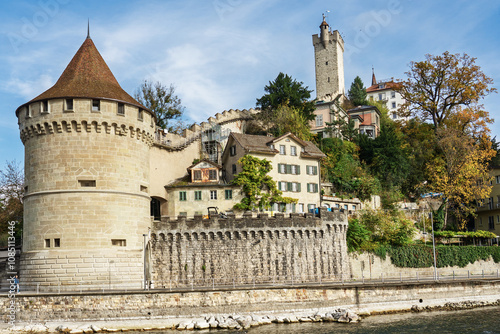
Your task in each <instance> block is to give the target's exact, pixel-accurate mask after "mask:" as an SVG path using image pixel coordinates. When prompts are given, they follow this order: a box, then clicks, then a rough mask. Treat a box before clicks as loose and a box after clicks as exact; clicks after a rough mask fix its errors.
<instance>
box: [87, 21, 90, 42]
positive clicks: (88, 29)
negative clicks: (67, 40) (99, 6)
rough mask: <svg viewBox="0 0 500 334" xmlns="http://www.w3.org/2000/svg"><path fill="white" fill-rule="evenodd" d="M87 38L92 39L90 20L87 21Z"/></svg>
mask: <svg viewBox="0 0 500 334" xmlns="http://www.w3.org/2000/svg"><path fill="white" fill-rule="evenodd" d="M87 38H90V19H87Z"/></svg>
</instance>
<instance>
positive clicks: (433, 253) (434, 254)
mask: <svg viewBox="0 0 500 334" xmlns="http://www.w3.org/2000/svg"><path fill="white" fill-rule="evenodd" d="M431 227H432V255H433V256H434V280H435V281H437V266H436V242H435V241H434V220H433V219H432V208H431Z"/></svg>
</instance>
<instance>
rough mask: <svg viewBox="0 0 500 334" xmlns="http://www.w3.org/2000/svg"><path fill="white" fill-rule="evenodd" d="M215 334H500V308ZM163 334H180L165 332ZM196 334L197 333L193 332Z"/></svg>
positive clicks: (285, 325) (266, 326) (371, 318)
mask: <svg viewBox="0 0 500 334" xmlns="http://www.w3.org/2000/svg"><path fill="white" fill-rule="evenodd" d="M210 332H211V333H218V332H219V333H232V334H233V333H234V334H236V333H238V334H241V333H248V334H306V333H314V334H333V333H335V334H337V333H357V334H365V333H370V334H372V333H384V334H385V333H398V334H400V333H425V334H437V333H439V334H446V333H453V334H459V333H472V334H475V333H477V334H479V333H481V334H493V333H500V307H485V308H476V309H473V310H464V311H436V312H422V313H404V314H390V315H377V316H370V317H367V318H365V319H363V320H362V321H361V322H360V323H354V324H342V323H335V322H334V323H320V322H317V323H298V324H271V325H265V326H261V327H255V328H251V329H249V330H247V331H210ZM161 333H162V334H167V333H168V334H170V333H177V334H178V333H179V332H178V331H164V332H161ZM193 333H194V332H193Z"/></svg>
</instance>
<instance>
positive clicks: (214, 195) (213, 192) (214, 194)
mask: <svg viewBox="0 0 500 334" xmlns="http://www.w3.org/2000/svg"><path fill="white" fill-rule="evenodd" d="M210 199H211V200H216V199H217V190H210Z"/></svg>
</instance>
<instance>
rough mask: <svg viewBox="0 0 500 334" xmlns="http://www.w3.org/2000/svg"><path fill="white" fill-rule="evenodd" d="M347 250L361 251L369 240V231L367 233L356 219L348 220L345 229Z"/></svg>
mask: <svg viewBox="0 0 500 334" xmlns="http://www.w3.org/2000/svg"><path fill="white" fill-rule="evenodd" d="M346 239H347V250H348V251H349V252H354V251H357V250H358V249H361V248H362V247H363V245H364V244H365V243H366V242H368V241H369V240H370V231H368V230H367V229H366V228H365V227H364V226H363V225H362V224H361V223H360V222H359V220H358V219H349V226H348V228H347V234H346Z"/></svg>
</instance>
